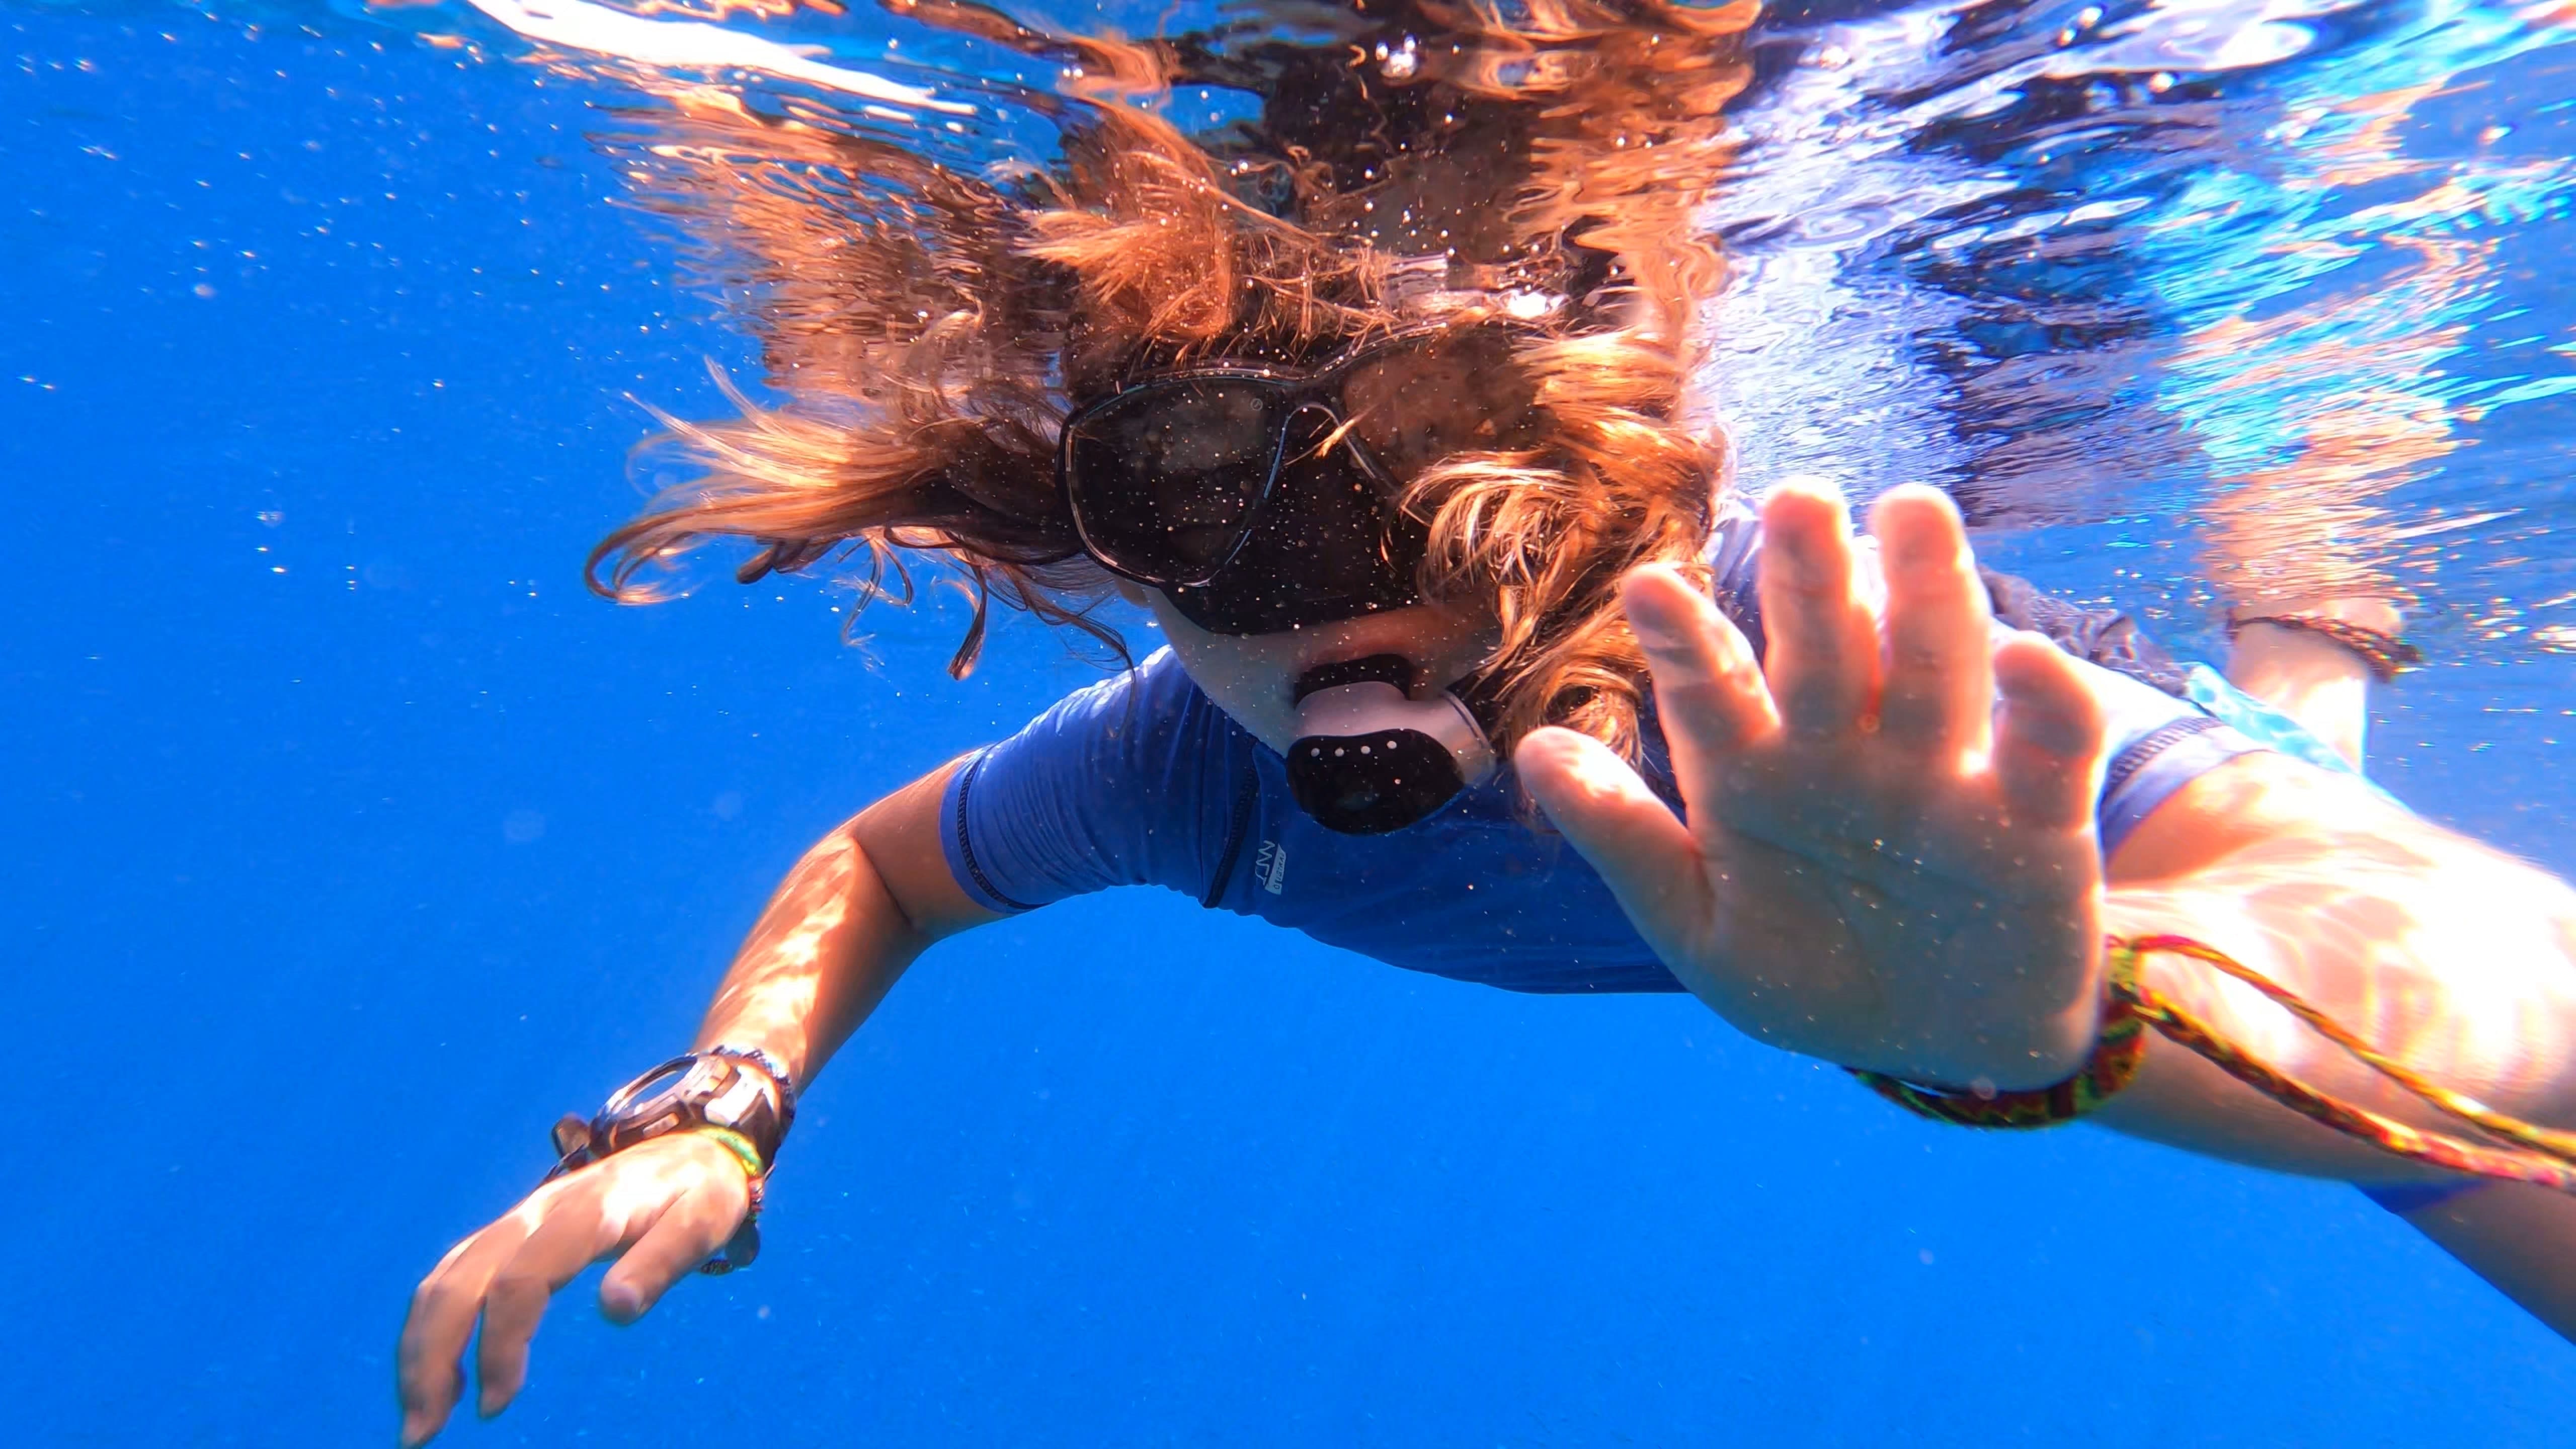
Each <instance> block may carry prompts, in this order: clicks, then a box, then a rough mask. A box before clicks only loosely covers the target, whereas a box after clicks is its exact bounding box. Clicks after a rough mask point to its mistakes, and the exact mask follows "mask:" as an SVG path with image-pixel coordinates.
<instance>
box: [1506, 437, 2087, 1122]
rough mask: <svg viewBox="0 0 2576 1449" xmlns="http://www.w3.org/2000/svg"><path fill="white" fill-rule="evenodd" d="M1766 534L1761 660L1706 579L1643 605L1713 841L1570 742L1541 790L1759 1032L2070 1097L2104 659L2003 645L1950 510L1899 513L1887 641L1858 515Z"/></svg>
mask: <svg viewBox="0 0 2576 1449" xmlns="http://www.w3.org/2000/svg"><path fill="white" fill-rule="evenodd" d="M1763 527H1764V545H1763V558H1762V569H1761V584H1760V587H1761V596H1762V617H1763V621H1764V630H1765V633H1766V634H1767V636H1768V641H1769V644H1768V651H1767V654H1766V657H1765V658H1764V660H1763V661H1762V662H1761V663H1756V662H1755V660H1754V657H1753V651H1752V648H1751V646H1750V645H1748V644H1747V643H1746V641H1745V639H1744V636H1743V635H1742V634H1740V633H1738V632H1737V630H1736V629H1735V627H1734V625H1732V624H1731V623H1729V622H1728V621H1727V620H1726V618H1725V617H1724V616H1723V615H1721V614H1720V613H1719V612H1718V610H1717V608H1716V607H1715V605H1714V604H1713V603H1711V601H1710V600H1709V599H1708V598H1707V597H1706V595H1704V594H1703V593H1702V592H1700V591H1699V590H1697V589H1694V588H1693V587H1691V585H1690V584H1689V583H1688V582H1686V581H1685V580H1684V579H1683V578H1682V576H1681V575H1680V574H1678V573H1676V572H1674V571H1672V570H1670V569H1667V568H1644V569H1639V570H1637V571H1636V572H1635V573H1633V574H1631V575H1630V576H1629V577H1628V578H1627V580H1626V581H1625V582H1624V584H1623V586H1622V588H1623V594H1624V601H1625V603H1626V605H1627V610H1628V618H1629V621H1630V623H1631V624H1632V625H1633V626H1634V627H1635V629H1636V631H1637V636H1638V639H1639V641H1640V642H1641V643H1642V644H1643V645H1644V648H1645V652H1646V657H1647V660H1648V662H1649V664H1650V665H1651V666H1652V667H1653V670H1654V678H1655V698H1656V702H1657V706H1658V709H1659V711H1660V714H1661V719H1662V726H1663V731H1664V736H1665V739H1666V741H1667V742H1668V744H1669V745H1670V747H1671V750H1672V761H1673V768H1674V772H1675V775H1676V776H1677V778H1678V781H1679V784H1680V787H1681V793H1682V799H1683V803H1684V806H1685V809H1686V813H1687V818H1688V821H1689V823H1688V824H1687V825H1685V824H1684V823H1683V821H1682V820H1680V819H1676V818H1675V817H1674V815H1673V812H1672V810H1671V809H1670V808H1669V807H1667V806H1666V805H1665V804H1664V803H1663V801H1661V800H1660V799H1658V798H1656V796H1655V795H1654V794H1653V793H1652V792H1650V791H1649V790H1648V789H1647V788H1646V785H1645V782H1644V781H1642V780H1640V779H1639V778H1638V777H1637V774H1636V772H1635V771H1633V770H1631V769H1630V768H1629V767H1628V766H1627V764H1626V763H1625V762H1624V761H1622V760H1620V759H1619V758H1618V757H1617V756H1616V755H1614V754H1613V753H1611V752H1610V751H1609V750H1608V749H1606V748H1604V747H1603V746H1602V745H1601V744H1600V743H1599V742H1597V741H1595V740H1592V739H1590V738H1588V737H1586V736H1583V735H1578V734H1575V733H1573V732H1571V731H1568V730H1562V729H1546V730H1539V731H1536V732H1534V733H1532V734H1531V735H1530V736H1529V737H1528V738H1527V739H1526V740H1524V741H1523V742H1522V743H1521V745H1520V748H1519V750H1518V751H1517V753H1516V755H1515V757H1514V758H1515V763H1516V765H1517V766H1518V768H1519V770H1520V773H1521V778H1522V779H1523V781H1525V782H1526V783H1527V785H1528V787H1529V789H1530V791H1531V793H1532V794H1534V795H1535V796H1536V797H1537V798H1538V801H1539V803H1540V804H1541V805H1542V806H1544V807H1545V809H1546V810H1547V813H1548V816H1549V818H1550V819H1551V820H1553V821H1554V822H1555V823H1556V825H1557V826H1558V828H1560V829H1562V830H1563V831H1564V832H1565V834H1566V836H1567V837H1568V838H1569V839H1571V840H1572V841H1573V842H1574V845H1575V847H1576V848H1577V849H1579V850H1580V851H1582V852H1583V855H1584V857H1585V858H1586V859H1588V860H1590V861H1591V862H1592V864H1593V866H1594V868H1595V869H1597V870H1599V871H1600V873H1601V875H1602V878H1603V879H1604V880H1606V881H1607V882H1608V883H1609V885H1610V887H1611V889H1612V890H1613V891H1614V892H1615V893H1616V894H1617V895H1618V897H1619V901H1620V904H1621V905H1622V906H1624V907H1625V908H1626V910H1627V912H1628V918H1629V920H1630V921H1631V922H1633V923H1634V924H1635V926H1636V928H1637V930H1638V932H1639V933H1640V934H1641V935H1643V936H1644V937H1645V939H1646V941H1647V943H1648V944H1649V945H1651V946H1652V947H1653V948H1654V949H1655V951H1656V953H1657V954H1658V955H1659V956H1661V957H1662V959H1663V961H1664V963H1665V964H1666V965H1667V966H1669V967H1670V968H1671V969H1672V971H1673V974H1674V975H1676V976H1677V977H1679V978H1680V979H1681V981H1682V982H1683V984H1685V985H1686V986H1688V987H1689V988H1690V989H1691V990H1692V991H1693V992H1695V993H1697V995H1698V996H1699V997H1700V999H1701V1000H1702V1001H1705V1002H1707V1003H1708V1004H1709V1005H1710V1006H1711V1007H1713V1008H1715V1009H1716V1010H1717V1012H1718V1013H1719V1014H1720V1015H1722V1016H1724V1017H1726V1018H1727V1020H1729V1021H1731V1022H1733V1023H1734V1024H1735V1025H1736V1026H1738V1027H1739V1028H1741V1029H1743V1030H1744V1031H1746V1032H1749V1033H1751V1034H1752V1035H1754V1036H1755V1037H1758V1038H1760V1039H1761V1040H1764V1041H1767V1042H1770V1043H1772V1044H1774V1045H1776V1046H1781V1047H1786V1048H1788V1049H1790V1050H1793V1051H1799V1052H1804V1053H1807V1054H1809V1055H1812V1056H1818V1057H1823V1058H1825V1059H1827V1060H1829V1061H1835V1062H1840V1063H1843V1064H1845V1065H1849V1066H1857V1067H1867V1068H1871V1069H1873V1070H1877V1071H1883V1072H1887V1073H1890V1074H1893V1075H1897V1076H1902V1077H1906V1078H1909V1079H1912V1080H1916V1081H1923V1082H1931V1083H1939V1084H1944V1085H1950V1086H1977V1085H1991V1086H1993V1087H1996V1088H2004V1089H2009V1088H2021V1087H2032V1086H2040V1085H2044V1084H2046V1083H2049V1082H2053V1081H2056V1080H2059V1079H2061V1078H2063V1077H2065V1076H2067V1075H2068V1074H2069V1073H2071V1072H2072V1071H2073V1070H2074V1069H2075V1067H2076V1066H2077V1065H2078V1064H2080V1063H2081V1062H2082V1060H2083V1058H2084V1056H2085V1054H2086V1052H2087V1051H2088V1050H2089V1049H2090V1047H2091V1044H2092V1039H2093V1035H2094V1032H2095V1029H2096V1024H2097V1018H2098V1014H2099V1009H2100V998H2101V963H2100V956H2101V940H2102V919H2101V903H2102V865H2101V858H2100V852H2099V847H2098V846H2097V844H2096V841H2095V835H2094V829H2093V797H2094V793H2095V789H2096V781H2097V775H2098V772H2099V767H2100V761H2099V756H2100V753H2101V748H2102V731H2103V725H2102V717H2101V711H2100V708H2099V706H2098V705H2097V704H2096V703H2095V702H2094V700H2093V697H2092V695H2091V694H2090V693H2089V691H2088V690H2087V689H2086V687H2085V685H2084V682H2083V680H2082V678H2081V677H2080V676H2079V674H2078V673H2077V665H2076V664H2075V662H2074V661H2073V660H2072V659H2070V658H2068V657H2067V656H2066V655H2065V654H2064V653H2062V652H2060V651H2059V650H2058V649H2057V648H2055V647H2054V646H2053V645H2051V644H2049V643H2048V642H2047V641H2046V640H2045V639H2042V638H2040V637H2038V636H2036V635H2027V634H2025V635H2017V636H2013V637H2012V638H2010V639H2008V640H2007V641H2006V642H2005V643H2003V644H2002V645H2001V646H2000V647H1997V646H1996V644H1995V642H1994V636H1993V632H1992V625H1991V622H1990V616H1989V613H1988V605H1987V599H1986V591H1985V586H1984V585H1983V583H1982V582H1981V581H1980V580H1979V579H1978V577H1977V572H1976V567H1975V562H1974V560H1973V558H1972V557H1971V555H1970V553H1969V550H1968V544H1967V536H1966V533H1965V531H1964V529H1963V528H1962V526H1961V523H1960V520H1959V514H1958V511H1957V510H1956V509H1955V508H1953V507H1952V506H1951V504H1950V501H1949V499H1947V498H1946V497H1944V496H1943V495H1942V494H1940V493H1939V492H1937V491H1935V490H1933V489H1930V488H1923V487H1906V488H1899V489H1895V490H1893V491H1891V492H1889V493H1888V494H1887V495H1886V496H1884V497H1883V498H1881V499H1880V500H1879V502H1878V505H1877V507H1876V508H1875V509H1873V510H1872V513H1871V531H1872V532H1873V533H1874V534H1876V535H1877V537H1878V540H1879V544H1880V548H1881V552H1882V557H1883V560H1884V566H1885V570H1886V576H1887V604H1886V610H1885V616H1884V618H1883V619H1881V618H1879V617H1876V616H1874V615H1873V613H1872V611H1871V610H1870V608H1869V606H1868V604H1867V602H1866V600H1865V598H1864V596H1863V593H1862V591H1861V589H1860V588H1859V586H1858V581H1857V573H1856V565H1857V558H1856V555H1855V552H1854V549H1853V546H1852V538H1851V531H1850V524H1849V520H1848V518H1847V516H1846V514H1845V512H1844V509H1843V505H1842V502H1841V500H1840V499H1839V498H1838V497H1837V496H1835V495H1833V494H1832V493H1830V492H1827V491H1824V490H1822V489H1819V488H1815V487H1811V486H1800V485H1794V484H1793V485H1784V486H1783V487H1782V488H1780V489H1779V490H1777V491H1775V492H1774V493H1773V494H1772V495H1771V496H1770V498H1769V499H1768V500H1767V501H1766V503H1765V505H1764V508H1763ZM1998 697H2000V700H2001V708H2000V709H1998V708H1997V700H1998Z"/></svg>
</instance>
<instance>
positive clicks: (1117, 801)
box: [940, 650, 1250, 912]
mask: <svg viewBox="0 0 2576 1449" xmlns="http://www.w3.org/2000/svg"><path fill="white" fill-rule="evenodd" d="M1235 733H1237V732H1236V731H1234V730H1233V728H1232V726H1231V725H1230V723H1229V722H1227V721H1226V720H1225V719H1224V717H1223V715H1222V714H1221V713H1220V712H1219V711H1218V710H1217V709H1216V707H1215V705H1214V704H1212V703H1210V702H1209V701H1208V699H1207V697H1206V696H1205V695H1202V694H1200V693H1199V691H1198V688H1197V686H1195V685H1193V684H1191V683H1190V680H1189V676H1188V675H1187V674H1186V673H1184V672H1183V671H1182V669H1181V667H1180V663H1179V661H1178V660H1176V659H1174V658H1173V657H1172V655H1171V651H1169V650H1159V651H1157V652H1156V653H1155V654H1153V655H1152V656H1151V657H1150V658H1148V659H1146V660H1145V661H1144V662H1143V663H1141V664H1139V665H1137V666H1136V667H1135V668H1134V669H1131V670H1128V671H1126V672H1125V673H1122V674H1120V675H1118V676H1116V677H1115V678H1112V679H1108V680H1104V681H1102V682H1101V683H1099V684H1095V685H1093V686H1091V687H1090V688H1088V689H1083V690H1079V691H1077V692H1075V693H1074V694H1071V695H1068V696H1067V697H1065V698H1064V699H1063V700H1061V701H1059V702H1058V703H1057V704H1056V705H1055V707H1054V708H1052V709H1050V710H1048V711H1047V712H1046V713H1045V714H1043V715H1040V716H1039V717H1038V718H1037V719H1035V720H1033V721H1031V722H1030V723H1029V726H1028V727H1027V728H1026V729H1023V730H1021V731H1020V732H1019V733H1018V734H1016V735H1013V736H1012V737H1011V738H1009V739H1007V740H1004V741H1002V742H1001V743H1000V744H997V745H991V746H988V747H986V748H984V749H982V750H978V751H977V752H975V753H974V754H972V755H969V756H967V757H966V759H965V761H964V762H963V763H962V764H960V765H959V766H958V768H957V769H956V771H955V772H954V773H952V774H951V775H950V776H949V778H948V788H947V790H946V791H945V792H944V793H943V795H942V796H941V799H940V820H941V829H940V840H941V845H942V848H943V850H944V852H945V853H946V855H947V858H948V869H949V873H950V874H951V875H953V876H955V877H956V878H957V884H958V885H959V886H960V887H961V888H962V889H964V890H965V892H966V893H967V895H969V896H971V897H973V898H974V899H975V900H976V901H977V902H978V903H980V904H982V905H983V906H984V907H985V908H987V909H989V910H995V911H1003V912H1018V911H1027V910H1034V909H1036V908H1037V907H1039V906H1042V905H1046V904H1048V903H1049V902H1052V901H1059V900H1062V899H1064V898H1065V897H1067V896H1074V895H1081V894H1084V893H1085V892H1089V891H1096V890H1105V889H1107V888H1109V887H1111V886H1120V885H1163V886H1170V887H1171V888H1173V889H1175V890H1181V891H1186V892H1189V893H1190V894H1192V895H1202V894H1204V893H1205V891H1206V889H1207V886H1208V883H1209V880H1210V878H1211V877H1212V876H1213V875H1214V873H1215V871H1216V869H1217V860H1218V858H1219V857H1220V856H1221V855H1222V853H1223V852H1224V847H1225V838H1226V835H1227V831H1228V828H1229V825H1230V823H1231V817H1232V815H1233V814H1234V813H1235V811H1234V801H1233V797H1234V795H1235V794H1236V793H1238V792H1237V791H1235V790H1233V789H1232V788H1231V784H1232V781H1233V776H1234V775H1235V773H1236V772H1237V768H1238V766H1239V767H1240V768H1241V769H1242V770H1243V771H1245V772H1248V771H1249V769H1250V762H1249V761H1248V760H1239V759H1238V758H1237V757H1238V756H1239V755H1241V754H1242V751H1241V749H1240V748H1238V747H1236V746H1237V742H1236V741H1234V740H1233V739H1232V736H1233V735H1234V734H1235Z"/></svg>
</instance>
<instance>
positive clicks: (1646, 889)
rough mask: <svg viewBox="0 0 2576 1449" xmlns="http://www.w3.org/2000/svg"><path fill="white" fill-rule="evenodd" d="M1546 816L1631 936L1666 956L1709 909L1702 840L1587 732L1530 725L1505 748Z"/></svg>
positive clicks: (1668, 957) (1713, 901)
mask: <svg viewBox="0 0 2576 1449" xmlns="http://www.w3.org/2000/svg"><path fill="white" fill-rule="evenodd" d="M1512 766H1513V768H1514V769H1516V770H1518V771H1519V772H1520V777H1521V783H1522V784H1523V785H1525V786H1527V787H1528V789H1529V792H1530V795H1531V796H1532V797H1533V798H1535V799H1536V800H1537V801H1538V803H1539V808H1540V809H1542V810H1545V811H1546V812H1547V818H1548V820H1549V821H1550V822H1551V823H1552V824H1554V825H1555V826H1556V828H1557V829H1559V830H1561V831H1563V832H1565V838H1566V839H1567V840H1570V841H1572V842H1573V843H1574V848H1575V849H1576V850H1577V851H1578V852H1580V853H1581V854H1582V856H1583V858H1584V859H1585V860H1587V861H1589V862H1591V864H1592V868H1593V869H1594V870H1596V871H1598V872H1600V873H1601V879H1602V880H1603V881H1604V882H1605V883H1607V884H1608V885H1609V887H1610V893H1611V894H1612V895H1614V896H1616V897H1617V898H1618V900H1619V906H1620V908H1621V909H1622V910H1624V911H1626V912H1627V913H1628V922H1629V924H1630V925H1633V926H1635V927H1636V928H1637V934H1639V935H1641V936H1643V937H1645V938H1646V943H1647V944H1648V945H1650V946H1653V947H1654V948H1655V952H1656V954H1657V955H1659V956H1662V957H1663V958H1664V959H1665V961H1666V962H1667V963H1669V962H1671V961H1672V960H1673V959H1674V957H1675V955H1676V953H1677V950H1678V948H1679V946H1680V945H1681V943H1683V942H1686V941H1688V940H1690V939H1692V938H1693V937H1694V936H1696V935H1698V934H1699V933H1700V932H1701V930H1702V929H1703V927H1704V924H1705V923H1706V922H1707V921H1709V920H1710V919H1711V917H1712V914H1713V913H1714V911H1715V909H1716V898H1715V896H1714V895H1713V894H1712V892H1711V891H1710V889H1709V882H1708V873H1707V871H1706V870H1705V868H1704V864H1705V863H1704V862H1703V860H1702V859H1701V857H1700V851H1699V844H1698V842H1696V841H1694V840H1693V839H1692V838H1691V833H1690V829H1689V827H1687V826H1685V825H1683V824H1682V822H1681V820H1680V818H1679V817H1678V816H1676V815H1674V814H1673V811H1672V807H1671V806H1669V805H1666V804H1665V803H1664V802H1663V801H1662V800H1661V799H1660V798H1658V797H1657V796H1656V794H1655V792H1653V791H1652V790H1649V789H1647V788H1646V782H1645V781H1643V780H1641V779H1639V778H1637V772H1636V771H1635V770H1632V769H1630V768H1629V767H1628V762H1627V761H1625V760H1623V759H1620V758H1619V757H1618V756H1617V755H1616V754H1614V753H1612V752H1611V750H1610V748H1609V747H1608V746H1606V745H1604V744H1602V743H1601V742H1600V741H1599V740H1596V739H1594V738H1592V737H1591V736H1589V735H1584V734H1577V733H1576V732H1574V731H1573V730H1567V729H1555V728H1548V729H1540V730H1532V731H1531V732H1530V733H1529V735H1528V736H1527V737H1526V738H1524V739H1523V740H1522V741H1521V743H1520V746H1519V748H1518V749H1515V750H1514V751H1513V752H1512Z"/></svg>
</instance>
